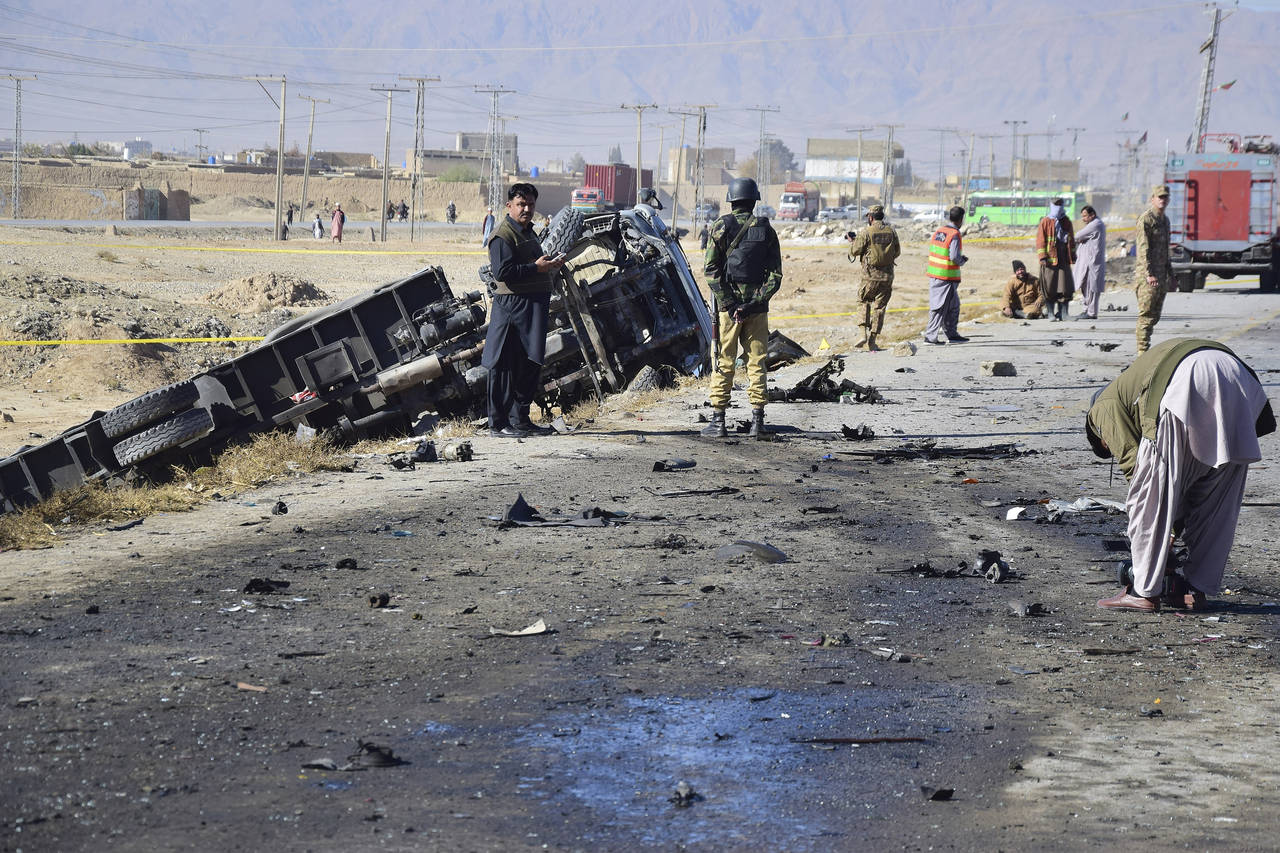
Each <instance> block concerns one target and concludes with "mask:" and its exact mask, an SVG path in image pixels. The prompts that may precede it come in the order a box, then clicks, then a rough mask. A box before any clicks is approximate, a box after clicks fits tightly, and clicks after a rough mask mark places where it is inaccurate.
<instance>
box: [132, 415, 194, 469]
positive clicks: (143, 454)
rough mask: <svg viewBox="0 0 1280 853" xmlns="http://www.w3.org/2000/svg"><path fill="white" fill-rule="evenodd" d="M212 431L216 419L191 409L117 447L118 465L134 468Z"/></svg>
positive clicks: (133, 436)
mask: <svg viewBox="0 0 1280 853" xmlns="http://www.w3.org/2000/svg"><path fill="white" fill-rule="evenodd" d="M212 429H213V416H212V415H210V414H209V410H208V409H189V410H188V411H185V412H183V413H182V414H180V415H178V416H177V417H176V418H170V419H169V420H167V421H163V422H161V423H159V424H157V425H156V426H153V427H151V429H147V430H143V431H142V432H140V433H138V434H137V435H132V436H130V437H128V438H126V439H125V440H124V441H122V442H120V443H119V444H117V445H116V446H115V450H114V452H115V455H116V461H117V462H119V463H120V464H121V465H122V466H128V465H133V464H134V463H136V462H141V461H142V460H143V459H147V458H150V457H152V456H155V455H156V454H157V453H162V452H164V451H166V450H169V449H170V448H174V447H177V446H178V445H180V444H183V443H185V442H188V441H190V440H191V439H193V438H197V437H199V436H201V435H204V434H205V433H207V432H209V431H210V430H212Z"/></svg>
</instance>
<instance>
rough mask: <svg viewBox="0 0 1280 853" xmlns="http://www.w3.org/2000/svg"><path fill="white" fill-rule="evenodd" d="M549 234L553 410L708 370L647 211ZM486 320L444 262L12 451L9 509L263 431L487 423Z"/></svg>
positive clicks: (549, 398)
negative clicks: (436, 420) (657, 373)
mask: <svg viewBox="0 0 1280 853" xmlns="http://www.w3.org/2000/svg"><path fill="white" fill-rule="evenodd" d="M541 239H542V246H543V248H544V250H545V251H547V252H548V253H550V254H557V253H559V252H565V253H566V254H567V256H568V261H567V263H566V264H565V265H564V267H562V268H561V270H560V271H559V273H557V275H556V276H555V279H554V283H555V292H554V294H553V296H552V300H551V312H550V322H549V324H548V331H547V349H546V360H545V362H544V364H543V368H542V375H541V380H540V386H539V391H538V395H537V400H536V402H537V403H538V404H539V405H541V406H542V407H543V409H544V411H547V412H549V411H550V410H551V407H553V406H555V407H559V408H560V409H562V410H563V409H564V408H566V407H568V406H570V405H572V404H573V403H574V402H575V401H577V400H581V399H584V398H586V397H591V396H595V397H602V396H603V395H604V394H606V393H609V392H612V391H620V390H622V389H624V388H625V387H626V386H627V384H628V383H629V382H630V381H631V380H632V379H633V378H634V377H635V375H636V373H637V372H639V371H640V370H641V369H642V368H644V367H645V366H651V367H655V368H659V367H660V368H663V369H674V370H677V371H681V372H685V373H689V372H692V371H693V370H694V369H695V368H697V367H698V366H699V365H703V366H705V359H706V357H707V352H708V350H709V348H710V342H711V317H710V314H709V313H708V311H707V307H706V304H705V303H704V302H703V300H702V297H701V295H700V294H699V291H698V286H697V283H696V282H695V281H694V278H693V275H692V273H691V272H690V270H689V265H688V262H687V260H686V259H685V257H684V253H683V251H682V250H681V248H680V244H679V242H678V241H677V240H676V238H675V236H674V235H671V234H669V233H667V232H666V229H660V228H656V227H655V226H654V224H653V223H652V222H651V221H650V220H648V219H646V218H644V217H642V216H641V215H639V214H638V213H637V211H635V210H626V211H622V212H620V213H599V214H595V215H592V216H586V217H584V216H583V214H582V213H581V212H580V211H576V210H573V209H572V208H568V207H566V208H564V209H563V210H561V211H560V212H559V213H557V214H556V215H555V216H554V217H553V218H552V220H551V222H550V224H549V225H548V227H547V229H546V230H545V231H544V232H543V234H542V235H541ZM486 277H487V269H486V268H482V269H481V271H480V278H481V280H482V281H485V280H486ZM488 281H489V282H491V281H492V279H491V278H489V279H488ZM487 329H488V327H487V324H486V316H485V307H484V299H483V296H482V294H481V293H480V292H479V291H473V292H470V293H463V294H455V293H454V292H453V290H452V288H450V286H449V283H448V282H447V281H446V280H445V276H444V273H443V272H442V271H441V270H440V268H438V267H428V268H426V269H422V270H419V271H418V272H415V273H413V274H412V275H410V276H408V277H406V278H403V279H401V280H399V281H395V282H392V283H390V284H385V285H383V286H381V287H378V288H376V289H374V290H372V291H369V292H367V293H364V294H360V295H357V296H354V297H352V298H350V299H347V300H345V301H343V302H339V303H337V304H335V305H331V306H328V307H326V308H322V309H319V310H317V311H314V312H312V313H310V314H306V315H303V316H300V317H297V318H295V319H293V320H291V321H289V322H287V323H285V324H284V325H282V326H280V327H278V328H276V329H275V330H274V331H272V332H271V333H270V334H269V335H267V337H266V338H265V339H264V340H263V341H262V342H261V344H259V345H258V346H256V347H255V348H254V349H252V350H249V351H248V352H245V353H243V354H241V355H239V356H237V357H235V358H233V359H231V360H230V361H226V362H223V363H222V364H219V365H216V366H214V367H212V368H210V369H209V370H207V371H205V372H203V373H200V374H197V375H196V376H193V377H192V378H190V379H188V380H185V381H182V382H178V383H175V384H173V385H167V386H165V387H163V388H158V389H155V390H154V391H149V392H147V393H145V394H143V395H141V396H140V397H137V398H135V399H133V400H129V401H128V402H125V403H122V404H120V405H119V406H116V407H115V408H113V409H111V410H110V411H107V412H94V413H93V414H92V415H90V416H89V418H88V419H86V420H85V421H84V422H83V423H80V424H78V425H76V426H73V427H71V428H70V429H67V430H65V431H64V432H63V433H62V434H60V435H58V436H57V437H55V438H53V439H52V440H49V441H46V442H44V443H43V444H40V445H37V446H27V447H21V448H18V450H17V451H16V452H14V453H13V454H12V455H10V456H8V457H6V458H0V513H4V512H9V511H12V510H15V509H18V508H20V507H23V506H26V505H29V504H32V503H35V502H36V501H39V500H41V499H42V498H47V497H49V496H50V495H52V494H54V493H55V492H59V491H63V490H65V489H71V488H75V487H76V486H80V485H82V484H84V483H90V482H101V483H108V484H110V483H119V482H129V481H132V480H135V479H138V478H144V479H145V478H148V477H163V476H165V474H166V472H167V471H168V470H169V469H170V466H173V465H181V464H190V463H193V462H202V461H203V460H206V459H208V458H209V457H210V456H211V455H212V454H214V453H216V452H217V451H218V450H219V449H221V448H222V447H225V446H226V445H228V444H230V443H234V442H237V441H243V440H244V439H246V438H248V437H250V436H251V435H253V434H254V433H257V432H261V431H264V430H270V429H280V428H284V429H294V430H296V429H297V428H298V427H305V428H307V429H311V430H317V431H327V432H329V433H332V434H334V435H340V436H347V437H349V438H351V439H356V438H361V437H367V436H374V435H379V434H387V433H395V432H403V431H407V430H409V429H410V428H411V427H412V426H413V425H414V424H415V423H421V422H423V420H424V418H430V417H448V416H474V417H480V416H483V414H484V412H485V401H486V393H485V390H486V387H487V380H488V374H487V372H486V370H485V368H484V367H483V365H482V364H481V355H482V353H483V352H484V343H485V334H486V332H487Z"/></svg>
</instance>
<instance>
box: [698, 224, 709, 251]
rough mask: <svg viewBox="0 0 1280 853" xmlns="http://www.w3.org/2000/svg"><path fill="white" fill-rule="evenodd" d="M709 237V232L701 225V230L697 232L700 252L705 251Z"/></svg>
mask: <svg viewBox="0 0 1280 853" xmlns="http://www.w3.org/2000/svg"><path fill="white" fill-rule="evenodd" d="M709 235H710V232H709V231H708V230H707V226H705V225H703V226H702V230H701V231H699V232H698V245H699V246H701V247H702V251H704V252H705V251H706V250H707V240H709V239H710V236H709Z"/></svg>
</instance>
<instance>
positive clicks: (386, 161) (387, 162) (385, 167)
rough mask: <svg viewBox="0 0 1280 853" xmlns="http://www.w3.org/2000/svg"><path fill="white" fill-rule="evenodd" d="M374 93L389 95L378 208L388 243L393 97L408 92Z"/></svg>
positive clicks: (383, 88)
mask: <svg viewBox="0 0 1280 853" xmlns="http://www.w3.org/2000/svg"><path fill="white" fill-rule="evenodd" d="M369 89H370V90H371V91H374V92H386V93H387V130H386V133H385V134H384V135H383V137H382V207H380V208H378V219H380V220H381V221H382V229H381V232H382V236H381V237H380V238H379V239H381V240H382V242H384V243H385V242H387V192H388V190H390V189H391V186H390V184H391V95H392V94H393V93H395V92H407V91H409V90H408V89H400V88H397V87H395V86H370V87H369Z"/></svg>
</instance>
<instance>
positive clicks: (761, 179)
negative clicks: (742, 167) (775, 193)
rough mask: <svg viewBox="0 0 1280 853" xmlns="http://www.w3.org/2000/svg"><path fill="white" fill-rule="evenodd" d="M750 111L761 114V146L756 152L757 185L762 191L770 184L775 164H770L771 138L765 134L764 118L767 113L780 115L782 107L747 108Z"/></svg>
mask: <svg viewBox="0 0 1280 853" xmlns="http://www.w3.org/2000/svg"><path fill="white" fill-rule="evenodd" d="M747 110H748V111H751V112H757V113H760V145H759V147H758V148H757V150H756V184H758V185H759V186H760V188H761V190H763V189H764V187H765V186H766V185H767V184H768V183H769V178H770V177H771V176H772V174H773V168H772V166H773V164H772V163H770V162H769V159H770V158H769V154H770V151H769V136H768V134H767V133H765V129H764V117H765V114H766V113H780V112H782V108H781V107H747Z"/></svg>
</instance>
